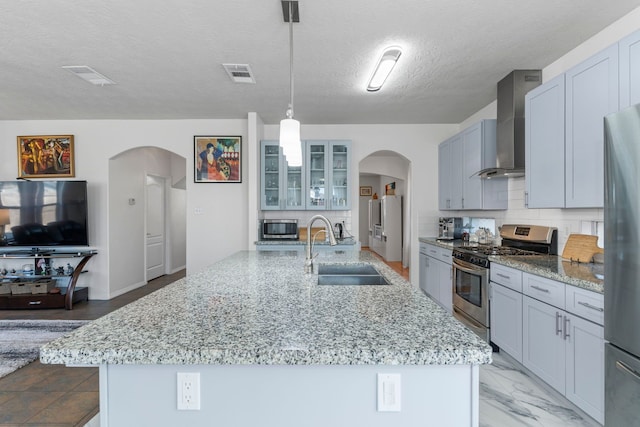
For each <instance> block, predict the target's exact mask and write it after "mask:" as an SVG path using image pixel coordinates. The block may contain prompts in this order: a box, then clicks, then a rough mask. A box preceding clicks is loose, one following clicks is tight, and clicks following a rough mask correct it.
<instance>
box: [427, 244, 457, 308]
mask: <svg viewBox="0 0 640 427" xmlns="http://www.w3.org/2000/svg"><path fill="white" fill-rule="evenodd" d="M451 274H452V272H451V250H450V249H445V248H441V247H438V246H435V245H429V244H427V243H423V242H421V243H420V277H419V283H420V288H421V289H422V290H423V291H424V292H425V293H426V294H427V295H428V296H430V297H431V299H433V300H434V301H436V302H437V303H438V304H440V305H441V306H442V307H443V308H444V309H445V310H447V311H448V312H449V313H451V312H452V311H453V281H452V280H453V278H452V275H451Z"/></svg>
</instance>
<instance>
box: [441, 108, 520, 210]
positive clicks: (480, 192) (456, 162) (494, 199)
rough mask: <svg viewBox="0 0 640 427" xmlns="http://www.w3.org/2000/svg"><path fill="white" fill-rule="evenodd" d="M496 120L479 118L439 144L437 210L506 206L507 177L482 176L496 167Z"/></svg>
mask: <svg viewBox="0 0 640 427" xmlns="http://www.w3.org/2000/svg"><path fill="white" fill-rule="evenodd" d="M495 162H496V121H495V120H482V121H480V122H478V123H476V124H475V125H472V126H470V127H468V128H467V129H465V130H464V131H462V132H460V133H459V134H457V135H454V136H453V137H451V138H449V139H447V140H446V141H444V142H442V143H441V144H440V146H439V147H438V191H439V194H438V201H439V203H438V204H439V208H440V210H482V209H486V210H489V209H507V198H508V197H507V185H508V182H507V179H506V178H498V179H481V178H480V177H479V176H478V175H477V172H479V171H480V170H482V169H486V168H489V167H492V166H495Z"/></svg>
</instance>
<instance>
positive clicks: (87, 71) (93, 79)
mask: <svg viewBox="0 0 640 427" xmlns="http://www.w3.org/2000/svg"><path fill="white" fill-rule="evenodd" d="M62 68H64V69H65V70H67V71H69V72H71V73H73V74H75V75H76V76H78V77H80V78H81V79H83V80H86V81H88V82H89V83H91V84H93V85H96V86H105V85H114V84H116V82H114V81H113V80H111V79H109V78H107V77H105V76H103V75H102V74H100V73H99V72H97V71H96V70H94V69H93V68H91V67H87V66H86V65H64V66H63V67H62Z"/></svg>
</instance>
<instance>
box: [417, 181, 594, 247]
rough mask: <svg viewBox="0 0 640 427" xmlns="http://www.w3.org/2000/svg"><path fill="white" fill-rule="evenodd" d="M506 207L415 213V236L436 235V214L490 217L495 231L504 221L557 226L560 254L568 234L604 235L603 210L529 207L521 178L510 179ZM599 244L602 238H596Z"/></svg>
mask: <svg viewBox="0 0 640 427" xmlns="http://www.w3.org/2000/svg"><path fill="white" fill-rule="evenodd" d="M508 189H509V190H508V191H509V194H508V197H509V209H507V210H506V211H438V210H435V211H430V212H421V213H419V214H418V235H419V236H424V237H428V236H437V235H438V217H440V216H460V217H469V218H485V219H488V218H492V219H494V220H495V231H496V232H497V230H498V227H500V226H502V225H503V224H531V225H546V226H549V227H556V228H557V229H558V253H560V254H561V253H562V251H563V249H564V245H565V243H566V242H567V238H568V237H569V235H570V234H574V233H580V234H594V235H598V236H602V235H603V230H604V209H602V208H599V209H528V208H526V207H525V205H524V191H525V182H524V177H521V178H509V186H508ZM598 244H599V245H602V237H601V239H600V240H599V243H598Z"/></svg>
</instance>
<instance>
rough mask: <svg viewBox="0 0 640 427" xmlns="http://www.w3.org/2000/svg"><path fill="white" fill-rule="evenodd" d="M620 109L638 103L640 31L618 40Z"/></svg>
mask: <svg viewBox="0 0 640 427" xmlns="http://www.w3.org/2000/svg"><path fill="white" fill-rule="evenodd" d="M619 54H620V58H619V60H620V109H623V108H627V107H630V106H632V105H636V104H639V103H640V31H637V32H635V33H633V34H631V35H630V36H628V37H625V38H624V39H622V40H620V43H619Z"/></svg>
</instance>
